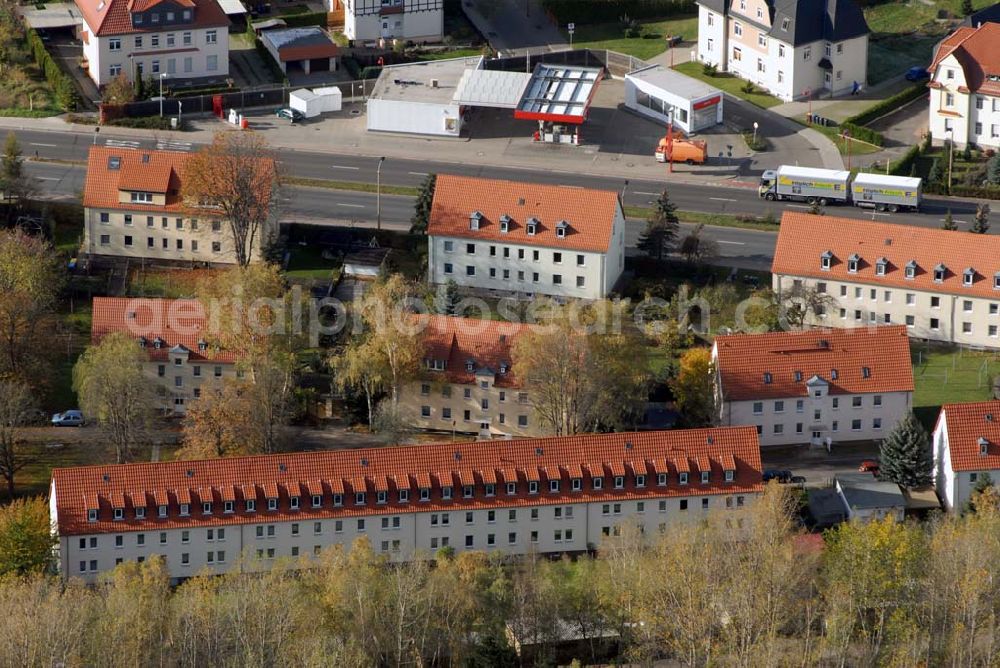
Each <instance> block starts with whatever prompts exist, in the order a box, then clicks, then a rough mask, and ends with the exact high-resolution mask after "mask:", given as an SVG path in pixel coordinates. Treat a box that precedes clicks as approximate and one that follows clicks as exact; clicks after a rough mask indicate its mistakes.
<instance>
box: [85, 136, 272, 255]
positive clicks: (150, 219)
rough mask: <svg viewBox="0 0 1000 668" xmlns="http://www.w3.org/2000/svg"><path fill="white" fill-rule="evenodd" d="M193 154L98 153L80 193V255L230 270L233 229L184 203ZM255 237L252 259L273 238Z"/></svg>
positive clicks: (267, 234)
mask: <svg viewBox="0 0 1000 668" xmlns="http://www.w3.org/2000/svg"><path fill="white" fill-rule="evenodd" d="M188 157H189V154H188V153H182V152H178V151H146V150H141V149H137V148H121V147H117V146H93V147H91V149H90V153H89V155H88V157H87V179H86V182H85V184H84V189H83V207H84V228H83V252H85V253H86V254H87V255H88V256H90V257H96V258H101V257H106V258H135V259H139V258H141V259H144V260H148V261H156V262H163V263H169V262H178V261H183V262H187V263H190V262H198V263H209V264H233V263H235V262H236V255H235V251H234V248H233V237H232V233H231V231H230V229H229V225H228V224H227V223H226V221H225V220H223V219H222V218H221V212H220V210H219V209H218V208H216V207H212V206H200V205H197V204H195V203H190V202H185V201H184V200H183V196H182V192H181V187H182V182H183V179H184V166H185V164H186V162H187V160H188ZM273 232H274V231H273V229H272V228H271V227H268V228H266V229H264V230H262V231H261V232H260V233H258V234H257V237H256V239H255V245H254V248H253V250H252V254H251V257H252V258H257V257H259V256H260V253H261V250H262V249H263V248H264V246H265V245H266V244H267V243H270V241H271V239H272V237H273Z"/></svg>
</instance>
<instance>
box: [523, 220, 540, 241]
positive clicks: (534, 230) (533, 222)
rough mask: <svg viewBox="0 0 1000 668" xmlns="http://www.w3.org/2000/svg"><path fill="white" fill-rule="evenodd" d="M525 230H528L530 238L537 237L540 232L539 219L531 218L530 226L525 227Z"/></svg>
mask: <svg viewBox="0 0 1000 668" xmlns="http://www.w3.org/2000/svg"><path fill="white" fill-rule="evenodd" d="M525 228H527V231H528V236H529V237H533V236H535V234H536V233H537V232H538V219H537V218H529V219H528V224H527V225H525Z"/></svg>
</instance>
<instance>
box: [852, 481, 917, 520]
mask: <svg viewBox="0 0 1000 668" xmlns="http://www.w3.org/2000/svg"><path fill="white" fill-rule="evenodd" d="M834 487H835V488H836V490H837V494H838V495H839V496H840V500H841V502H842V503H843V504H844V509H845V511H846V516H847V519H848V520H853V519H857V520H859V521H861V522H870V521H872V520H880V519H882V518H884V517H892V518H893V519H895V520H896V521H897V522H902V521H903V517H904V515H905V513H906V506H907V504H906V497H905V496H903V491H902V490H901V489H900V487H899V485H897V484H896V483H894V482H888V481H882V480H878V479H877V478H876V477H875V476H874V475H872V474H871V473H841V474H838V475H837V476H836V477H835V478H834Z"/></svg>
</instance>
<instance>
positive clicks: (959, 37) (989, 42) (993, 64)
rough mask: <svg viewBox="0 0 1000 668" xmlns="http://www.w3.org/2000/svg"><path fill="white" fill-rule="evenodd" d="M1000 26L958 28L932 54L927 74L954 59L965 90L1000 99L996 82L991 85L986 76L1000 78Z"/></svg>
mask: <svg viewBox="0 0 1000 668" xmlns="http://www.w3.org/2000/svg"><path fill="white" fill-rule="evenodd" d="M998 43H1000V24H998V23H993V22H986V23H983V24H982V26H980V27H979V28H969V27H961V28H959V29H958V30H956V31H955V32H953V33H952V34H951V35H949V36H948V37H947V38H946V39H945V40H944V41H942V42H941V43H940V44H939V45H938V47H937V49H936V50H935V52H934V59H933V61H932V62H931V66H930V71H931V73H932V76H933V74H934V70H935V68H937V66H938V65H939V64H940V63H941V61H942V60H944V59H945V58H947V57H948V56H951V55H953V56H955V59H956V60H958V62H959V64H960V65H961V66H962V71H963V72H964V73H965V81H966V84H967V85H968V88H969V90H972V91H977V92H981V93H989V94H991V95H1000V81H995V80H994V81H991V80H990V76H994V77H996V76H1000V48H998V46H997V45H998Z"/></svg>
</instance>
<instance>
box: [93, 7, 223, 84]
mask: <svg viewBox="0 0 1000 668" xmlns="http://www.w3.org/2000/svg"><path fill="white" fill-rule="evenodd" d="M75 2H76V6H77V8H78V9H79V10H80V15H81V17H82V25H81V26H80V40H81V41H82V42H83V63H82V66H83V68H84V69H85V70H86V71H87V73H88V74H89V75H90V78H91V79H93V80H94V83H96V84H97V85H98V86H103V85H104V84H106V83H108V82H110V81H111V80H112V79H114V78H115V77H117V76H118V75H119V74H124V75H125V76H126V77H127V78H128V80H129V81H134V80H135V78H136V77H142V78H144V79H147V78H152V79H156V80H158V79H159V78H160V77H161V76H165V77H167V78H169V79H200V78H213V79H218V80H219V81H220V82H221V81H223V80H224V79H225V78H226V77H228V76H229V18H228V17H227V16H226V14H225V12H224V11H223V10H222V8H221V7H220V6H219V3H218V2H216V0H75Z"/></svg>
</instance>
